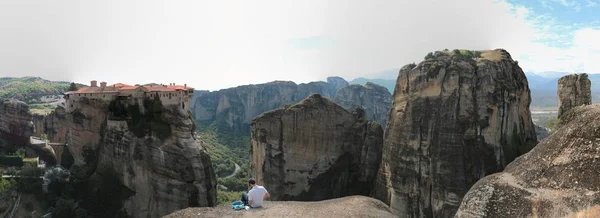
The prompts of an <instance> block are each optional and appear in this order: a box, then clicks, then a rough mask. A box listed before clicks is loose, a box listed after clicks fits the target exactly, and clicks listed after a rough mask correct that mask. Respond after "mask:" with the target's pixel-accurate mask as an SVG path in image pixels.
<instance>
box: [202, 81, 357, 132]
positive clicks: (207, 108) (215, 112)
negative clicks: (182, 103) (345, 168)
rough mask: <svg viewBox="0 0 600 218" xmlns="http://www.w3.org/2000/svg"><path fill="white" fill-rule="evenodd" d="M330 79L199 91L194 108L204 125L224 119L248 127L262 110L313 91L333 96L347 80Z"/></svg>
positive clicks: (228, 123)
mask: <svg viewBox="0 0 600 218" xmlns="http://www.w3.org/2000/svg"><path fill="white" fill-rule="evenodd" d="M328 81H330V82H331V83H326V82H311V83H306V84H304V83H303V84H296V83H293V82H286V81H275V82H270V83H265V84H259V85H244V86H238V87H235V88H229V89H223V90H219V91H215V92H210V93H198V96H194V98H196V100H195V104H194V107H193V109H192V111H193V113H194V118H195V119H196V120H197V121H199V123H200V124H201V125H203V124H210V123H213V122H221V123H223V124H225V125H226V126H227V127H229V128H231V129H232V130H238V131H248V129H249V126H250V122H251V121H252V119H253V118H254V117H256V116H257V115H259V114H262V113H264V112H266V111H270V110H274V109H277V108H280V107H282V106H284V105H290V104H295V103H297V102H299V101H301V100H302V99H304V98H306V97H307V96H309V95H310V94H320V95H322V96H325V97H328V98H331V99H333V97H334V96H335V93H336V90H337V87H339V86H343V85H345V84H347V82H345V81H343V79H341V78H330V79H328ZM344 82H345V83H344Z"/></svg>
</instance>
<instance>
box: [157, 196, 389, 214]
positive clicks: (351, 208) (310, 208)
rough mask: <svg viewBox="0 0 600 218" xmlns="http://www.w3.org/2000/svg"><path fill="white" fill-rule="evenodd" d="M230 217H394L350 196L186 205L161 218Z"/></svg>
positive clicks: (377, 203)
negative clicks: (240, 205) (257, 204)
mask: <svg viewBox="0 0 600 218" xmlns="http://www.w3.org/2000/svg"><path fill="white" fill-rule="evenodd" d="M199 215H201V217H204V218H230V217H231V218H232V217H248V218H254V217H256V218H259V217H260V218H263V217H286V218H304V217H311V218H329V217H377V218H385V217H389V218H392V217H396V216H394V214H392V213H391V212H390V209H389V207H388V206H387V205H385V204H383V203H382V202H381V201H379V200H377V199H373V198H369V197H364V196H350V197H344V198H337V199H332V200H325V201H318V202H293V201H285V202H281V201H268V202H266V203H265V206H264V207H263V208H259V209H251V210H249V211H243V212H240V211H234V210H232V209H231V206H229V205H222V206H218V207H205V208H188V209H185V210H180V211H177V212H174V213H172V214H169V215H167V216H165V218H192V217H193V218H196V217H198V216H199Z"/></svg>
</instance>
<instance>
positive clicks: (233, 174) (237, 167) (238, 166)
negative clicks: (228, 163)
mask: <svg viewBox="0 0 600 218" xmlns="http://www.w3.org/2000/svg"><path fill="white" fill-rule="evenodd" d="M234 164H235V170H233V173H231V175H229V176H226V177H223V179H227V178H230V177H234V176H235V175H237V174H238V173H239V172H240V170H241V167H240V165H238V164H237V163H234Z"/></svg>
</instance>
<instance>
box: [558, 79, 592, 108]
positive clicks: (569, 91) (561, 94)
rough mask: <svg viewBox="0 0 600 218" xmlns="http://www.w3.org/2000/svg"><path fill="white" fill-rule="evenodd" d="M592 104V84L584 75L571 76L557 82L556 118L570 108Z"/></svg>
mask: <svg viewBox="0 0 600 218" xmlns="http://www.w3.org/2000/svg"><path fill="white" fill-rule="evenodd" d="M590 104H592V82H591V81H590V79H589V78H588V75H587V74H585V73H582V74H571V75H566V76H563V77H561V78H560V79H559V80H558V117H559V118H560V117H561V116H562V114H563V113H565V112H567V111H568V110H570V109H571V108H574V107H577V106H581V105H590Z"/></svg>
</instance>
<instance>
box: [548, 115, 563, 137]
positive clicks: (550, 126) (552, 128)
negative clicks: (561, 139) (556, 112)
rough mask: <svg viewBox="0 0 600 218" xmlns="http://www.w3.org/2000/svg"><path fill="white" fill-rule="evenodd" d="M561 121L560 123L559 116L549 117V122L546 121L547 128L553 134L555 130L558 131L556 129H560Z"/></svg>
mask: <svg viewBox="0 0 600 218" xmlns="http://www.w3.org/2000/svg"><path fill="white" fill-rule="evenodd" d="M559 123H560V119H558V118H552V119H549V120H548V122H547V123H546V129H548V132H550V133H551V134H552V133H554V131H556V129H558V124H559Z"/></svg>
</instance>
